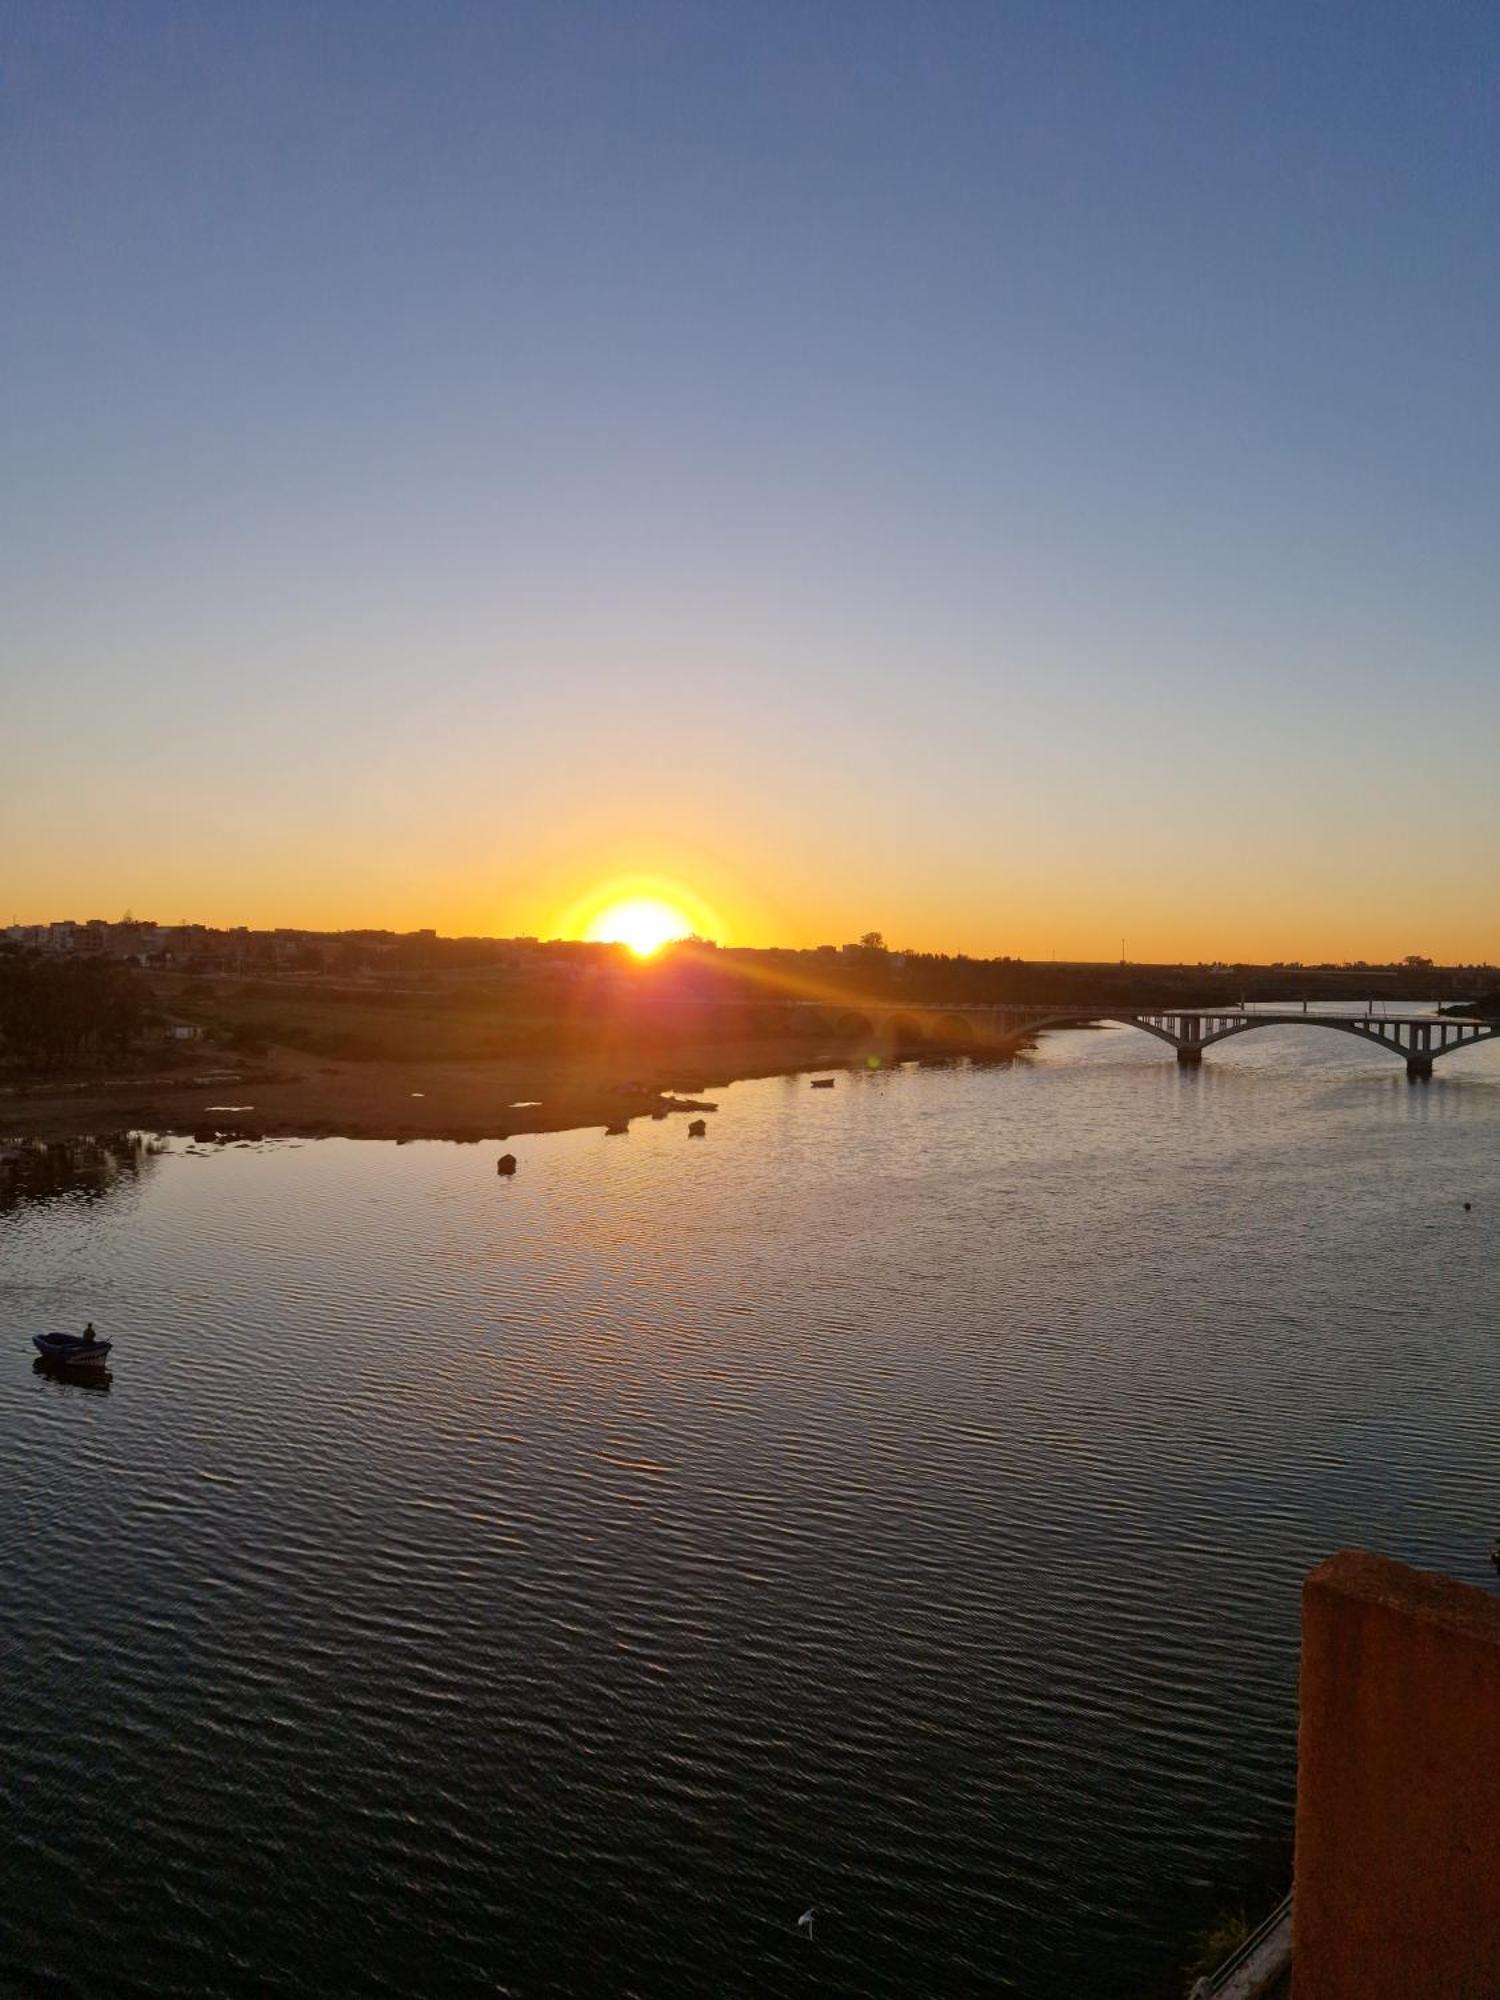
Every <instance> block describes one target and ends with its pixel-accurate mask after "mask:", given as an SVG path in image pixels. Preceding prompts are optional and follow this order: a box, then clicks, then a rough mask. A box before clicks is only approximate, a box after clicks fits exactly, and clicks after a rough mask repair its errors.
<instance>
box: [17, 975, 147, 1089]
mask: <svg viewBox="0 0 1500 2000" xmlns="http://www.w3.org/2000/svg"><path fill="white" fill-rule="evenodd" d="M145 1001H146V995H145V991H144V989H143V986H142V983H141V980H140V978H139V975H138V974H136V973H134V972H133V971H132V970H131V969H130V968H129V967H128V966H124V965H120V964H118V963H115V962H114V961H111V960H108V959H98V958H95V959H82V960H56V959H53V960H43V959H33V958H26V957H20V956H6V957H4V958H0V1062H3V1064H4V1065H5V1067H7V1068H9V1069H21V1070H50V1069H57V1068H60V1067H61V1066H62V1065H63V1064H65V1063H67V1064H79V1063H85V1064H86V1063H91V1062H97V1061H100V1060H103V1059H112V1060H118V1059H119V1058H120V1057H122V1056H123V1055H124V1054H125V1053H126V1052H127V1051H128V1050H129V1048H130V1047H131V1044H132V1043H133V1042H134V1041H135V1040H136V1038H137V1037H138V1035H139V1034H140V1031H141V1028H142V1026H143V1024H144V1020H145V1014H146V1006H145Z"/></svg>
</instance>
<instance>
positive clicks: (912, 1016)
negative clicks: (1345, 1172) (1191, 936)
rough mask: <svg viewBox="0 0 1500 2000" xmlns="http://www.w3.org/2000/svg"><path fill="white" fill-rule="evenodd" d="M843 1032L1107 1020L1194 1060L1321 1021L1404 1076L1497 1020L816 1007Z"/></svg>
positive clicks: (1005, 1033)
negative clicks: (1395, 1061) (1270, 1032)
mask: <svg viewBox="0 0 1500 2000" xmlns="http://www.w3.org/2000/svg"><path fill="white" fill-rule="evenodd" d="M818 1011H819V1012H820V1013H821V1014H822V1015H823V1016H824V1017H825V1018H826V1019H827V1021H828V1024H829V1025H830V1026H831V1027H832V1028H833V1030H834V1031H835V1032H836V1033H838V1034H842V1035H847V1036H851V1037H860V1038H863V1039H867V1040H871V1041H880V1042H884V1043H887V1044H888V1045H889V1046H890V1047H891V1048H892V1049H893V1050H895V1051H897V1052H900V1051H901V1050H908V1051H920V1050H922V1049H924V1048H926V1049H947V1050H962V1049H974V1050H976V1051H978V1050H982V1049H985V1048H990V1049H993V1050H994V1051H995V1052H996V1053H997V1054H998V1053H1000V1052H1002V1051H1003V1050H1004V1049H1006V1048H1008V1047H1009V1048H1013V1047H1014V1046H1015V1044H1016V1043H1017V1042H1018V1041H1019V1040H1021V1039H1023V1038H1026V1037H1029V1036H1031V1035H1039V1034H1042V1033H1044V1032H1045V1031H1046V1030H1047V1029H1049V1028H1087V1027H1096V1026H1099V1025H1101V1024H1104V1023H1110V1024H1113V1025H1116V1026H1119V1027H1125V1028H1139V1029H1140V1030H1141V1031H1142V1033H1143V1034H1147V1035H1154V1036H1156V1038H1157V1039H1158V1040H1159V1041H1163V1042H1166V1043H1167V1044H1168V1046H1169V1047H1170V1048H1172V1049H1175V1050H1176V1052H1177V1060H1178V1062H1180V1063H1182V1064H1185V1065H1193V1064H1197V1063H1200V1062H1201V1061H1202V1060H1203V1051H1204V1050H1205V1049H1207V1048H1211V1047H1212V1046H1213V1044H1214V1043H1215V1042H1224V1041H1228V1040H1229V1039H1230V1037H1231V1036H1234V1035H1248V1034H1253V1033H1254V1032H1255V1030H1256V1029H1257V1028H1323V1029H1331V1030H1332V1031H1333V1032H1334V1033H1336V1034H1341V1035H1353V1036H1355V1037H1356V1038H1357V1039H1358V1040H1360V1041H1364V1042H1373V1043H1375V1044H1376V1046H1377V1047H1378V1048H1382V1049H1385V1050H1387V1051H1388V1052H1389V1053H1390V1054H1391V1055H1393V1056H1398V1057H1400V1058H1402V1059H1403V1060H1404V1061H1405V1063H1406V1073H1407V1075H1408V1076H1410V1077H1430V1076H1431V1075H1432V1065H1433V1064H1434V1063H1435V1062H1436V1061H1437V1060H1438V1059H1439V1057H1441V1056H1446V1055H1452V1054H1454V1053H1455V1052H1456V1051H1457V1050H1459V1049H1468V1048H1472V1047H1474V1045H1475V1044H1476V1043H1477V1042H1487V1041H1492V1040H1494V1039H1495V1038H1496V1037H1497V1036H1500V1021H1481V1020H1471V1019H1468V1018H1466V1017H1464V1016H1463V1015H1457V1014H1376V1013H1374V1012H1372V1011H1369V1010H1365V1009H1358V1010H1356V1009H1349V1010H1340V1011H1337V1012H1328V1013H1318V1014H1314V1013H1311V1012H1308V1011H1305V1010H1304V1009H1302V1008H1300V1007H1298V1008H1296V1009H1278V1010H1276V1011H1274V1012H1273V1011H1271V1010H1269V1009H1267V1010H1265V1011H1261V1010H1258V1009H1254V1008H1244V1007H1148V1008H1116V1007H1096V1008H1077V1007H1073V1008H1058V1007H1045V1006H1033V1007H1027V1006H998V1005H997V1006H979V1005H975V1006H949V1007H941V1006H902V1007H898V1006H895V1005H890V1006H886V1005H871V1004H867V1003H861V1004H859V1005H857V1006H855V1005H851V1006H849V1007H847V1008H845V1009H843V1010H839V1009H837V1008H834V1007H828V1006H823V1007H820V1008H819V1010H818Z"/></svg>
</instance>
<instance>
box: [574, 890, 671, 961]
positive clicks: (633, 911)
mask: <svg viewBox="0 0 1500 2000" xmlns="http://www.w3.org/2000/svg"><path fill="white" fill-rule="evenodd" d="M692 930H693V923H692V919H691V918H690V917H687V916H684V915H683V913H682V911H681V910H679V909H676V908H674V907H673V905H672V904H671V903H664V902H662V901H661V900H660V899H659V898H657V897H655V896H630V897H627V898H626V899H625V900H624V901H623V902H619V903H611V904H610V906H609V908H608V909H607V910H601V911H600V913H599V915H598V916H597V917H595V919H594V920H593V922H592V923H591V924H590V925H589V927H588V932H587V936H588V939H589V942H590V943H591V944H623V945H626V946H628V947H629V949H630V950H631V951H633V952H634V953H635V955H636V957H637V958H650V957H651V956H652V954H653V953H654V952H658V951H660V950H661V948H662V946H663V945H664V944H671V943H672V942H673V940H674V939H676V938H685V937H690V936H691V935H692Z"/></svg>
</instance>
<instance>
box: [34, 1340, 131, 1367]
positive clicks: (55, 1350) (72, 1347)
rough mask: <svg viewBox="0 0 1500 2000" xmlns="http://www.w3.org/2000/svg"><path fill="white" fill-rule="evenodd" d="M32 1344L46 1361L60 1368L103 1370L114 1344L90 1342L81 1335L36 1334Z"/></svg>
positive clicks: (104, 1341)
mask: <svg viewBox="0 0 1500 2000" xmlns="http://www.w3.org/2000/svg"><path fill="white" fill-rule="evenodd" d="M31 1344H32V1346H33V1347H34V1348H35V1349H36V1351H37V1353H38V1354H40V1355H41V1357H42V1359H43V1360H44V1361H50V1362H52V1364H53V1365H54V1366H55V1367H58V1368H102V1367H103V1366H104V1364H105V1362H106V1360H107V1359H108V1357H109V1350H110V1347H111V1346H112V1344H113V1343H112V1342H110V1341H108V1340H89V1339H87V1338H85V1336H84V1335H83V1334H81V1333H34V1334H33V1335H32V1336H31Z"/></svg>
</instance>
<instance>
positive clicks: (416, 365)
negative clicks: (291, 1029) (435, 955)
mask: <svg viewBox="0 0 1500 2000" xmlns="http://www.w3.org/2000/svg"><path fill="white" fill-rule="evenodd" d="M7 19H8V23H9V25H8V27H7V28H6V29H5V30H4V34H3V38H0V254H3V271H4V277H3V280H0V352H3V355H4V359H5V366H4V370H3V385H0V395H3V408H4V439H5V447H4V462H5V474H4V478H3V481H0V693H3V710H0V732H3V734H0V749H3V750H4V752H5V763H6V765H7V767H8V769H9V772H10V777H11V782H10V783H9V784H8V785H7V787H6V790H5V795H4V796H3V797H0V834H4V836H5V847H6V851H7V865H6V867H5V868H4V870H3V871H0V895H3V894H4V890H5V889H7V888H8V889H9V891H10V894H9V899H8V900H9V902H10V904H11V905H12V906H13V909H14V911H15V913H16V914H19V915H20V916H22V917H23V918H27V917H41V916H51V915H60V914H73V915H77V916H84V915H93V914H106V915H115V914H118V912H119V909H120V908H123V907H124V906H125V905H126V904H127V903H128V904H130V905H132V906H133V907H135V908H136V909H137V911H141V910H147V911H148V912H150V913H154V914H157V915H159V916H162V917H163V918H165V917H168V916H171V917H175V916H177V915H180V914H191V915H195V916H203V917H206V918H208V919H210V920H217V921H225V922H232V921H245V922H251V923H273V922H278V921H280V922H305V923H331V924H338V923H349V924H355V923H392V924H396V925H399V926H406V925H415V924H421V923H437V924H438V925H439V926H440V927H442V928H444V929H485V930H500V931H510V930H526V931H535V930H539V929H540V930H543V931H545V930H547V929H548V928H549V927H550V925H551V923H552V922H553V921H554V920H555V918H556V914H557V912H559V911H560V910H562V909H563V908H565V907H567V906H568V905H570V904H571V903H572V902H574V901H575V900H576V899H577V898H578V897H579V896H581V895H583V894H585V893H586V891H587V890H588V887H589V885H590V883H591V882H593V881H595V880H598V879H603V878H605V877H611V878H612V877H615V876H618V875H622V874H627V873H629V872H631V871H644V872H650V873H652V874H654V875H665V876H667V877H670V878H675V879H678V880H680V881H682V882H683V883H684V884H685V885H688V886H690V887H691V888H693V889H694V890H695V891H696V892H697V893H698V894H699V895H700V896H702V897H703V898H704V899H706V901H707V902H708V903H709V905H710V906H712V907H713V908H715V909H717V910H719V911H721V912H722V913H723V916H724V925H723V928H724V930H725V932H726V934H727V935H732V936H735V937H737V938H740V939H743V940H745V941H753V940H767V941H768V940H772V939H784V940H785V941H788V942H818V941H821V940H822V939H824V938H840V937H844V936H847V935H851V934H853V933H855V932H857V931H859V930H861V929H864V928H866V927H868V926H871V925H878V926H880V927H882V928H883V929H885V930H886V932H887V933H888V934H890V935H892V936H893V937H896V938H898V939H903V940H906V941H909V942H912V943H915V944H922V945H928V946H941V945H944V944H947V945H951V946H955V947H961V948H966V949H969V950H996V951H1003V950H1013V951H1016V950H1018V951H1024V952H1028V953H1034V954H1038V955H1041V954H1045V953H1046V952H1048V951H1049V950H1053V949H1055V950H1058V951H1059V952H1061V953H1063V954H1065V955H1075V954H1076V955H1093V954H1095V953H1097V954H1099V955H1104V956H1108V955H1113V954H1114V953H1115V952H1117V950H1118V945H1119V939H1120V937H1121V935H1122V934H1123V935H1125V936H1127V938H1128V939H1129V940H1130V945H1131V951H1132V955H1139V956H1171V957H1177V956H1187V957H1189V958H1198V957H1201V956H1206V957H1216V956H1239V955H1242V954H1245V955H1266V956H1274V957H1281V956H1293V957H1303V956H1309V957H1311V956H1317V957H1321V956H1323V955H1325V953H1327V954H1332V955H1335V956H1345V955H1356V956H1371V957H1373V956H1377V955H1384V954H1386V953H1387V952H1398V951H1406V950H1423V951H1428V952H1432V953H1434V954H1436V955H1439V956H1451V957H1463V958H1472V957H1478V956H1500V937H1497V935H1496V930H1497V924H1496V917H1495V899H1494V897H1493V894H1492V893H1491V890H1492V884H1493V876H1494V857H1495V855H1496V853H1497V851H1500V807H1497V804H1496V798H1497V787H1496V784H1495V763H1496V754H1495V753H1496V747H1497V744H1500V674H1497V672H1496V663H1495V651H1496V648H1495V634H1496V631H1497V616H1496V614H1497V611H1500V583H1497V564H1496V561H1495V551H1496V539H1497V537H1496V529H1497V525H1500V505H1497V499H1500V496H1497V474H1496V466H1497V463H1500V453H1497V444H1500V437H1497V430H1500V423H1497V409H1496V396H1495V387H1494V383H1495V376H1496V366H1495V358H1496V355H1497V353H1500V339H1497V334H1500V327H1497V319H1500V313H1497V306H1500V283H1497V280H1500V259H1497V242H1500V235H1497V223H1500V158H1497V154H1500V144H1497V139H1496V132H1497V129H1500V125H1497V111H1500V104H1497V79H1500V62H1497V58H1500V15H1497V14H1496V12H1495V11H1494V10H1493V9H1491V8H1488V7H1486V6H1481V5H1455V4H1437V5H1423V6H1417V5H1410V6H1393V5H1381V4H1370V0H1366V3H1365V4H1360V5H1357V6H1355V5H1322V6H1320V5H1312V4H1303V5H1299V6H1295V7H1293V6H1283V5H1276V4H1265V5H1259V6H1256V7H1254V8H1245V7H1243V6H1237V5H1228V4H1222V5H1221V4H1213V0H1200V3H1199V4H1194V5H1171V6H1164V5H1150V4H1140V5H1130V6H1121V5H1119V4H1113V5H1098V6H1095V5H1079V4H1066V0H1059V4H1054V5H1050V6H1032V5H1006V4H1001V0H991V3H990V4H986V5H979V6H969V5H963V4H956V3H955V4H946V5H940V6H939V5H932V6H920V5H899V6H898V5H885V4H878V0H875V3H874V4H860V5H854V4H847V5H845V4H832V5H809V4H807V0H802V4H798V5H776V4H756V5H710V4H706V0H702V3H701V4H697V5H664V4H656V5H632V4H629V0H613V3H612V4H609V5H601V6H579V5H570V4H565V0H552V4H549V5H537V6H505V5H499V4H487V5H483V6H479V5H466V4H430V5H417V4H415V0H412V4H401V5H389V4H382V0H359V4H357V5H321V6H320V5H317V4H299V5H295V6H283V5H278V4H274V0H271V4H268V3H267V0H257V4H256V5H255V6H253V7H244V6H238V5H230V4H207V5H191V6H190V5H186V4H171V5H168V4H133V0H115V4H111V5H108V6H105V5H93V6H78V5H73V4H71V0H46V4H40V3H39V0H38V4H30V3H29V0H21V4H19V5H15V6H13V7H12V9H11V10H10V12H9V14H8V16H7ZM6 822H9V825H8V826H7V824H6ZM42 828H46V837H45V838H38V837H37V834H38V832H39V830H40V829H42ZM1376 856H1378V857H1379V858H1378V862H1377V861H1376V860H1375V859H1374V857H1376ZM11 914H12V909H11V908H7V909H5V910H3V911H0V920H4V919H6V918H8V917H9V916H10V915H11Z"/></svg>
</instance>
